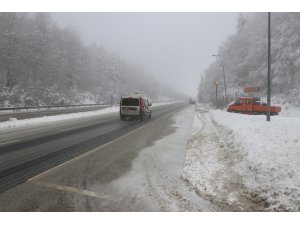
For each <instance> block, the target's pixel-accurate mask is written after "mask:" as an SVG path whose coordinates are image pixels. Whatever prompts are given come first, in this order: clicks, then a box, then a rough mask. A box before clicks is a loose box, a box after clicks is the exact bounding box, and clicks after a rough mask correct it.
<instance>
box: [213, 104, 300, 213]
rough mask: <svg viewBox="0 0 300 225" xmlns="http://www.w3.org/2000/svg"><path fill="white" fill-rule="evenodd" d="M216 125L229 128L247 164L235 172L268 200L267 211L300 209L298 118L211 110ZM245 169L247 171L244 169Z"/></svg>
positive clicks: (299, 133) (299, 129)
mask: <svg viewBox="0 0 300 225" xmlns="http://www.w3.org/2000/svg"><path fill="white" fill-rule="evenodd" d="M213 120H214V121H215V122H216V124H217V125H221V126H225V127H226V128H228V129H229V130H231V131H232V137H230V138H233V139H234V142H235V143H236V145H239V146H241V148H240V151H241V152H242V154H245V155H246V157H245V161H244V162H241V163H244V164H247V166H248V169H247V167H245V165H242V166H240V168H239V169H240V170H238V171H237V172H238V173H239V174H240V175H241V176H242V177H243V178H244V182H245V184H246V185H247V187H248V188H250V189H253V190H256V191H258V192H259V195H261V196H263V197H264V198H266V199H267V201H268V203H269V204H270V206H269V209H270V210H291V211H298V210H300V207H299V206H300V171H299V167H300V117H283V116H282V117H276V116H275V117H272V118H271V122H266V117H265V116H251V115H241V114H231V113H227V112H224V111H217V110H214V111H213ZM245 168H246V170H245Z"/></svg>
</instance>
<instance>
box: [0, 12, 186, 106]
mask: <svg viewBox="0 0 300 225" xmlns="http://www.w3.org/2000/svg"><path fill="white" fill-rule="evenodd" d="M0 31H1V32H0V53H1V54H0V106H1V107H3V106H25V105H34V106H36V105H57V104H75V103H76V104H78V103H87V102H93V103H100V102H105V101H107V100H108V99H109V100H110V99H111V96H113V97H114V99H118V98H119V97H120V96H121V95H125V94H130V93H132V92H135V91H140V92H141V93H143V94H145V95H147V96H148V97H150V98H152V99H157V98H159V97H160V96H167V97H170V98H181V97H182V96H181V95H180V94H178V93H177V92H176V91H174V90H171V89H170V88H167V87H165V86H163V85H161V84H159V83H158V82H157V81H155V80H154V79H153V78H151V77H150V76H149V75H147V74H146V73H145V72H144V71H143V70H141V69H139V68H137V67H135V66H133V65H130V64H128V63H126V62H125V61H124V60H122V59H121V58H120V57H119V56H118V55H114V54H111V53H109V52H107V51H106V50H105V49H104V48H103V47H101V46H97V45H90V46H86V45H85V44H84V43H83V41H82V40H81V38H80V36H79V34H78V33H77V32H76V31H75V30H74V29H72V28H64V29H61V28H59V27H58V26H57V25H56V24H55V22H54V21H53V20H52V19H51V16H50V14H49V13H0Z"/></svg>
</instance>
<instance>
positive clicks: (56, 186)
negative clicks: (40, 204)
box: [32, 181, 123, 200]
mask: <svg viewBox="0 0 300 225" xmlns="http://www.w3.org/2000/svg"><path fill="white" fill-rule="evenodd" d="M32 183H33V184H36V185H39V186H42V187H47V188H53V189H57V190H61V191H67V192H72V193H76V194H81V195H86V196H89V197H95V198H101V199H118V200H121V199H123V197H120V196H115V195H114V196H112V195H106V194H100V193H97V192H94V191H89V190H84V189H79V188H75V187H68V186H63V185H59V184H53V183H48V182H44V181H32Z"/></svg>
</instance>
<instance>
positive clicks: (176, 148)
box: [0, 106, 216, 211]
mask: <svg viewBox="0 0 300 225" xmlns="http://www.w3.org/2000/svg"><path fill="white" fill-rule="evenodd" d="M170 107H171V108H172V106H169V107H167V109H168V110H166V109H165V110H161V111H160V113H157V114H153V120H152V121H151V122H149V123H143V124H142V125H136V124H135V122H134V121H128V122H125V123H124V124H127V126H128V124H131V125H130V127H131V128H132V126H133V124H135V125H134V128H132V129H130V130H126V134H125V133H123V134H125V135H123V136H122V135H121V137H120V136H119V137H120V138H117V137H114V138H113V139H112V140H110V142H106V144H103V143H102V145H101V144H100V145H99V144H97V145H96V146H98V147H94V149H92V150H91V151H88V152H87V153H85V154H83V155H81V156H79V157H77V158H75V159H73V160H71V161H69V162H68V163H65V164H62V165H60V166H58V167H56V168H55V169H53V170H49V171H48V172H45V173H42V174H40V175H38V176H36V177H34V178H32V179H30V180H28V181H27V182H25V183H22V184H20V185H18V186H16V187H14V188H11V189H9V190H7V191H5V192H2V193H1V194H0V211H214V210H216V209H215V208H214V207H213V206H212V205H210V204H209V203H207V202H205V201H203V200H202V199H201V198H199V197H198V195H197V194H196V193H195V192H194V191H193V189H192V188H191V187H189V186H188V184H187V183H185V182H184V181H183V180H182V178H181V174H182V170H183V167H184V160H185V147H186V143H187V140H188V138H189V134H190V130H191V124H192V118H193V113H194V108H193V106H189V107H185V108H182V109H181V110H175V111H174V110H170ZM173 107H174V106H173ZM117 124H119V123H117ZM117 124H115V126H119V125H117ZM139 124H140V123H139ZM95 129H96V128H95ZM95 131H96V132H97V130H94V132H93V133H94V134H95ZM98 131H100V130H98ZM90 134H91V133H86V135H85V136H88V135H90ZM73 135H75V136H73V137H72V140H73V141H74V142H75V140H76V138H77V139H78V138H80V136H79V135H77V136H76V133H75V134H73ZM98 135H99V134H98ZM78 141H80V140H78ZM55 142H56V145H57V146H61V145H62V144H63V143H61V142H60V141H59V140H58V141H57V140H55ZM53 146H54V145H51V147H50V146H47V145H44V148H40V150H43V151H45V150H46V149H48V151H49V150H51V149H53ZM40 147H41V146H40ZM43 151H42V152H43ZM18 154H22V153H18ZM2 166H3V165H2Z"/></svg>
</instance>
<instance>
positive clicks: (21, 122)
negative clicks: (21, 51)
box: [0, 102, 178, 129]
mask: <svg viewBox="0 0 300 225" xmlns="http://www.w3.org/2000/svg"><path fill="white" fill-rule="evenodd" d="M174 103H178V102H160V103H154V104H153V107H157V106H163V105H169V104H174ZM113 112H119V106H113V107H108V108H105V109H100V110H95V111H88V112H79V113H69V114H62V115H55V116H43V117H37V118H31V119H23V120H11V121H5V122H1V123H0V129H7V128H14V127H22V126H28V125H35V124H41V123H49V122H57V121H63V120H70V119H74V118H84V117H89V116H97V115H104V114H109V113H113Z"/></svg>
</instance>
